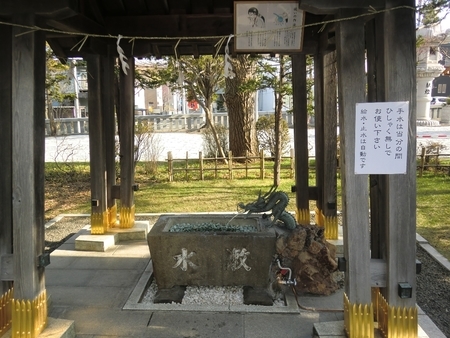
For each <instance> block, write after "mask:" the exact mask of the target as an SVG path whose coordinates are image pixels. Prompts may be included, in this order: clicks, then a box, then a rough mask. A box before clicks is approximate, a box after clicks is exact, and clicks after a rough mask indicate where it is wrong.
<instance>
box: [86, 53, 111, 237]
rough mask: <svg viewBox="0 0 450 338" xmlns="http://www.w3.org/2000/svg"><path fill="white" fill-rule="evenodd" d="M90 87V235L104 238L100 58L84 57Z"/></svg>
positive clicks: (103, 147)
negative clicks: (98, 235)
mask: <svg viewBox="0 0 450 338" xmlns="http://www.w3.org/2000/svg"><path fill="white" fill-rule="evenodd" d="M86 60H87V72H88V74H89V76H88V87H89V97H88V106H89V151H90V154H89V155H90V170H91V233H92V234H104V233H105V232H106V231H107V230H108V211H107V208H106V196H107V194H106V159H105V141H104V127H103V117H102V88H101V79H102V72H101V64H100V61H101V57H100V56H99V55H87V56H86Z"/></svg>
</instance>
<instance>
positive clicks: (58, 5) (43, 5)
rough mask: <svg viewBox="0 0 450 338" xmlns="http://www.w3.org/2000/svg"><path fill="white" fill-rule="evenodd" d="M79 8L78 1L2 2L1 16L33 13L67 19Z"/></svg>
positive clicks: (4, 0)
mask: <svg viewBox="0 0 450 338" xmlns="http://www.w3.org/2000/svg"><path fill="white" fill-rule="evenodd" d="M77 8H78V1H77V0H58V1H54V0H40V1H35V0H27V1H15V0H2V5H1V6H0V15H3V16H13V15H15V14H16V13H23V12H24V11H26V12H27V13H33V14H34V15H36V16H38V15H39V16H45V17H51V18H65V17H70V16H72V15H75V14H76V12H77Z"/></svg>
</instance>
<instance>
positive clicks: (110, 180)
mask: <svg viewBox="0 0 450 338" xmlns="http://www.w3.org/2000/svg"><path fill="white" fill-rule="evenodd" d="M115 53H117V52H116V51H115V50H114V47H112V46H110V47H109V48H108V53H107V55H105V56H103V57H102V58H101V65H102V67H101V77H102V80H101V81H102V96H101V101H102V116H103V122H104V123H103V129H104V135H105V162H106V163H105V167H106V189H107V194H106V196H107V198H106V207H107V209H108V210H109V211H111V210H113V211H115V212H117V209H116V208H115V205H116V201H115V198H114V197H113V194H112V191H113V189H114V188H113V186H114V185H115V183H116V162H115V157H116V153H115V150H116V138H115V135H116V115H115V105H114V102H115V100H114V98H115V94H116V86H117V83H118V81H117V78H116V75H115V73H114V64H115V60H116V59H115ZM113 218H114V219H116V215H113ZM111 219H112V218H110V220H111Z"/></svg>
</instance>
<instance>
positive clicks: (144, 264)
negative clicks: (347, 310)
mask: <svg viewBox="0 0 450 338" xmlns="http://www.w3.org/2000/svg"><path fill="white" fill-rule="evenodd" d="M88 234H89V232H88V230H87V229H83V230H82V231H80V232H79V233H77V234H76V235H74V236H72V237H71V238H70V239H69V240H67V241H66V242H65V243H64V244H63V245H61V246H60V247H59V248H58V249H57V250H55V251H54V252H52V254H51V264H50V265H49V266H48V267H46V269H45V284H46V289H47V294H48V295H49V296H51V305H50V306H49V317H51V318H54V319H58V320H65V321H68V323H71V324H72V325H73V323H75V324H74V330H75V334H76V337H80V338H81V337H83V338H93V337H110V338H125V337H165V338H181V337H184V338H186V337H216V338H230V337H233V338H273V337H296V338H311V337H314V330H319V332H321V334H325V333H326V332H325V331H323V330H322V328H323V327H322V326H321V325H322V324H327V323H332V324H328V326H330V325H331V326H332V325H336V323H339V322H342V321H343V312H342V307H343V301H342V299H343V298H342V297H343V296H342V293H341V291H342V290H341V291H339V292H337V293H335V294H333V295H331V296H327V297H317V296H316V297H314V296H299V297H298V302H299V305H297V299H295V298H293V299H292V302H291V301H290V300H288V304H289V305H288V306H287V307H286V310H288V309H289V310H288V311H286V312H284V313H274V312H273V311H270V309H268V308H269V307H262V306H259V307H257V306H255V308H259V309H261V308H266V311H267V312H255V311H253V310H251V309H250V308H251V306H247V307H246V308H244V307H242V308H237V307H236V306H229V307H228V309H226V308H225V309H224V307H223V306H221V307H216V308H214V309H209V310H210V311H208V310H207V309H205V307H204V306H203V307H201V306H197V307H195V306H190V307H189V308H183V306H178V307H177V306H176V305H170V304H159V305H158V307H157V304H154V305H152V307H147V306H145V304H143V303H142V302H140V300H141V299H140V298H141V296H142V290H144V289H145V287H146V285H145V284H146V283H148V281H149V278H150V276H151V273H152V271H151V270H150V269H149V262H150V261H151V259H150V252H149V248H148V245H147V241H146V240H129V241H122V242H120V241H119V242H118V243H117V244H116V245H115V246H114V247H112V248H110V249H108V250H106V251H104V252H96V251H79V250H75V242H76V239H77V238H78V237H79V236H81V235H88ZM291 294H292V293H291ZM163 305H164V307H163ZM178 308H179V310H178ZM246 309H249V310H246ZM330 310H335V311H332V312H330ZM63 323H64V322H63ZM419 325H420V327H421V328H422V329H423V331H424V332H425V333H426V334H428V337H430V338H445V336H444V335H443V334H442V333H441V332H440V331H439V330H438V329H437V327H436V326H435V325H434V323H433V322H432V321H431V320H430V319H429V317H428V316H426V314H425V313H423V311H420V312H419ZM69 326H70V324H69ZM49 328H50V326H49ZM321 330H322V331H321ZM435 330H437V331H435ZM341 332H342V331H340V332H339V331H338V332H337V333H338V334H339V333H341ZM44 333H45V334H47V333H46V332H43V334H44ZM39 337H40V338H42V337H52V338H53V337H64V338H65V337H73V336H63V335H62V334H61V335H59V336H57V335H53V336H50V335H49V336H39ZM315 337H317V335H316V336H315ZM325 337H326V336H324V335H322V336H320V338H325ZM331 337H333V338H336V337H339V336H331ZM424 337H426V336H424ZM420 338H423V337H422V336H421V337H420Z"/></svg>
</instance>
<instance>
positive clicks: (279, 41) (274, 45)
mask: <svg viewBox="0 0 450 338" xmlns="http://www.w3.org/2000/svg"><path fill="white" fill-rule="evenodd" d="M304 15H305V13H304V12H303V11H302V10H300V9H299V8H298V1H276V2H264V1H261V2H259V1H235V2H234V33H235V50H236V51H248V52H258V51H259V52H264V51H270V52H278V51H280V52H281V51H301V48H302V44H303V41H302V40H303V22H304Z"/></svg>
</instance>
